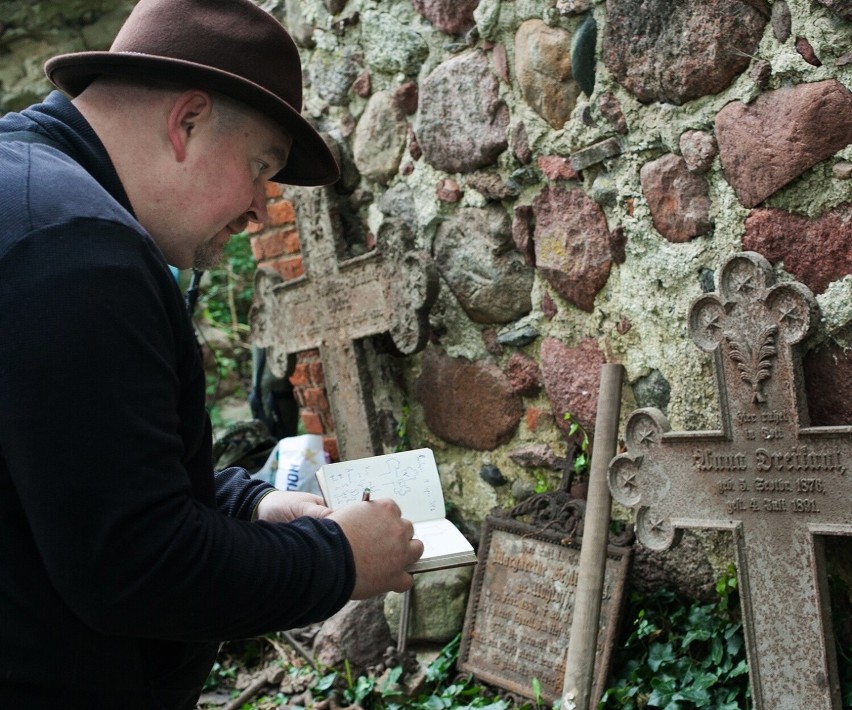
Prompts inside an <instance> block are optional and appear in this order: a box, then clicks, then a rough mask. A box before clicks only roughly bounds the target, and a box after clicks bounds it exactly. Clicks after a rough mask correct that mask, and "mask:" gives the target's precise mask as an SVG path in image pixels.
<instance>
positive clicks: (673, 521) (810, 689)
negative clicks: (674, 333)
mask: <svg viewBox="0 0 852 710" xmlns="http://www.w3.org/2000/svg"><path fill="white" fill-rule="evenodd" d="M773 281H774V278H773V273H772V268H771V266H770V265H769V263H768V262H767V261H766V260H765V259H764V258H763V257H762V256H760V255H759V254H755V253H751V252H746V253H742V254H738V255H736V256H734V257H732V258H731V259H729V260H728V261H727V262H726V263H725V264H724V266H723V267H722V269H721V270H720V273H719V279H718V283H719V292H718V293H716V294H707V295H704V296H701V297H700V298H698V299H697V300H696V301H695V302H694V303H693V305H692V308H691V309H690V315H689V332H690V335H691V336H692V339H693V340H694V341H695V343H696V344H697V345H698V347H699V348H701V349H702V350H705V351H707V352H709V353H711V354H712V356H713V359H714V368H715V370H716V385H717V390H718V395H719V406H720V409H721V425H722V426H721V430H719V431H696V432H673V431H670V429H671V427H670V426H669V423H668V420H667V419H666V417H665V416H664V415H663V414H662V412H660V411H658V410H656V409H652V408H647V409H639V410H636V411H635V412H633V413H632V414H631V415H630V417H629V418H628V420H627V425H626V427H625V441H626V443H627V452H626V453H624V454H621V455H619V456H616V457H615V458H614V459H613V460H612V461H611V462H610V465H609V487H610V491H611V493H612V496H613V498H614V499H615V500H616V501H617V502H619V503H621V504H622V505H625V506H627V507H631V508H633V509H634V511H635V517H636V535H637V537H638V539H639V541H640V542H641V543H642V544H644V545H645V546H646V547H649V548H651V549H654V550H664V549H666V548H668V547H670V546H671V545H673V544H676V543H677V542H678V540H679V539H680V535H681V533H682V530H683V529H684V528H703V529H723V530H730V531H731V532H732V533H733V539H734V547H735V550H736V556H737V571H738V576H739V580H740V590H741V595H740V596H741V603H742V611H743V626H744V630H745V637H746V648H747V652H748V661H749V673H750V676H751V686H752V696H753V698H754V704H755V708H756V710H801V709H802V708H808V710H839V708H840V707H841V705H840V693H839V682H838V676H837V667H836V659H835V655H834V639H833V632H832V626H831V620H830V618H829V614H830V608H829V605H828V590H827V585H826V578H825V565H824V560H823V536H825V535H845V536H848V535H852V506H850V500H852V483H850V478H852V477H850V476H849V475H847V469H848V467H850V466H852V426H838V427H812V426H810V425H809V420H808V413H807V402H806V401H805V397H804V389H803V384H802V375H801V365H800V355H799V352H798V347H799V346H800V344H801V343H802V342H803V341H804V340H805V338H806V337H807V336H808V335H809V334H810V332H811V330H812V329H813V327H814V326H815V325H816V323H817V322H818V320H819V309H818V307H817V303H816V300H815V298H814V297H813V295H812V294H811V292H810V291H809V290H808V289H807V288H806V287H805V286H803V285H802V284H800V283H796V282H785V283H782V284H778V285H774V283H773Z"/></svg>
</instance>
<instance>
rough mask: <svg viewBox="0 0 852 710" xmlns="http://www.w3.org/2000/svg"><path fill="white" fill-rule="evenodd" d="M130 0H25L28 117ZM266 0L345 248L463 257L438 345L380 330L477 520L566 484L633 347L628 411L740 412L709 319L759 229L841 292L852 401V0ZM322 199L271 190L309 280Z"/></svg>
mask: <svg viewBox="0 0 852 710" xmlns="http://www.w3.org/2000/svg"><path fill="white" fill-rule="evenodd" d="M129 6H130V3H127V2H120V3H119V2H114V3H109V2H105V1H104V2H97V1H96V0H88V2H86V1H85V0H77V1H76V2H72V1H71V0H69V1H68V2H64V3H63V2H58V1H57V2H40V3H33V2H27V3H23V4H22V3H17V2H4V1H3V0H0V17H1V18H3V19H2V21H0V81H2V87H0V110H3V109H5V110H9V109H12V108H18V107H20V106H21V105H25V104H26V103H28V102H29V101H30V100H31V97H33V96H36V95H38V94H40V93H43V92H44V91H45V90H46V88H47V85H46V83H45V82H44V81H43V80H42V79H40V78H39V71H40V69H39V67H40V64H41V62H42V61H43V59H44V58H45V57H46V56H49V55H51V54H53V53H56V52H59V51H66V50H69V49H83V48H103V47H105V46H107V45H108V43H109V37H110V36H111V35H112V33H113V32H114V31H115V28H116V27H117V24H118V22H120V20H121V19H122V18H123V16H124V15H125V14H126V11H127V8H128V7H129ZM264 7H266V8H267V9H269V10H270V11H272V12H273V13H274V14H276V16H278V17H280V18H281V19H282V21H283V22H284V23H285V24H286V25H287V26H288V27H289V29H290V30H291V32H292V34H293V35H294V37H295V38H296V40H297V42H298V43H299V45H300V47H301V49H302V56H303V63H304V76H305V79H306V113H307V114H308V115H309V116H310V117H311V118H312V119H313V120H314V121H315V123H316V125H317V126H318V128H320V129H321V130H322V131H324V132H326V133H327V134H328V136H329V140H331V141H332V142H333V143H334V144H335V145H336V147H337V149H338V150H339V153H340V156H341V160H342V162H343V167H344V177H343V179H342V180H341V182H340V183H339V184H338V185H337V186H336V187H335V189H334V190H333V191H332V193H333V195H334V200H335V211H336V216H337V218H338V219H339V221H340V223H341V225H342V228H341V231H342V234H343V236H344V239H345V244H344V245H342V247H341V253H345V254H346V255H349V256H355V255H358V254H360V253H363V252H364V251H367V250H369V249H372V248H374V247H375V243H376V237H375V236H374V235H377V234H379V233H380V230H382V228H383V226H385V225H390V224H393V225H395V227H394V230H392V231H393V233H399V232H400V229H399V225H400V224H402V225H404V226H405V230H403V231H404V232H405V233H407V234H409V235H410V239H411V241H412V245H413V246H414V247H416V248H418V249H421V250H425V251H427V252H428V253H430V254H431V256H432V259H433V261H434V264H435V265H436V267H437V269H438V272H439V274H440V292H439V294H438V297H437V301H436V302H435V304H434V305H433V306H432V309H431V315H430V337H429V344H428V346H427V347H426V349H425V350H424V351H423V352H421V353H418V354H417V355H414V356H410V357H407V358H401V359H400V358H393V357H391V356H390V355H388V354H387V353H386V349H385V348H383V347H382V344H381V343H380V342H374V343H371V344H370V347H369V348H368V351H367V354H366V356H365V361H366V363H367V365H368V370H369V371H370V372H372V375H373V376H372V379H373V382H372V383H371V387H370V388H369V390H370V391H371V392H372V396H373V399H374V409H375V410H376V412H377V415H378V416H377V422H378V425H379V426H380V427H381V429H382V432H381V440H382V442H383V444H384V446H385V447H386V449H388V450H390V449H391V448H392V447H393V446H394V445H396V444H397V443H399V442H398V439H399V437H400V436H402V435H404V439H405V443H407V444H410V445H412V446H431V447H432V448H434V449H435V453H436V458H437V460H438V462H439V466H440V468H441V470H442V475H443V476H444V478H445V484H446V491H447V495H448V498H450V500H451V501H452V502H453V503H455V504H456V506H457V509H458V510H459V511H460V513H461V514H462V515H463V516H464V517H465V518H466V519H467V521H468V522H470V523H473V524H476V523H478V522H479V521H481V520H482V519H483V517H484V516H485V515H486V514H487V513H488V512H489V511H490V510H491V508H492V507H493V506H497V505H499V506H508V505H511V504H513V503H514V502H515V501H517V500H518V499H519V498H522V497H523V496H525V495H528V494H529V493H530V491H531V490H532V489H533V487H534V486H535V485H536V484H537V483H538V484H542V483H546V484H549V485H550V486H551V487H552V486H555V485H557V484H558V482H559V480H560V475H561V468H562V467H563V466H564V460H565V457H566V455H567V452H568V447H569V442H568V437H567V422H566V421H565V420H564V418H563V416H564V414H565V413H571V414H572V415H573V416H574V418H575V419H576V420H577V421H579V422H580V423H581V424H582V425H583V426H584V427H585V428H586V429H588V430H589V431H592V430H593V428H594V418H595V406H596V398H597V389H598V387H597V385H598V377H599V372H600V368H601V365H602V364H603V363H605V362H620V363H623V364H624V365H625V367H626V371H627V383H626V387H625V393H624V405H623V413H624V415H625V416H626V414H628V413H629V412H630V411H632V409H633V408H634V407H636V406H656V407H659V408H660V409H662V410H663V411H665V412H666V413H667V415H668V417H669V419H670V421H671V423H672V426H673V428H674V429H698V428H708V427H715V426H717V425H718V412H717V404H716V400H715V393H714V389H713V376H712V370H711V365H710V361H709V359H708V357H706V356H705V354H704V353H701V352H700V351H698V349H697V348H696V347H695V346H694V344H693V343H692V342H691V340H690V339H689V338H688V337H687V313H688V310H689V306H690V304H691V302H692V300H693V299H694V298H696V297H697V296H699V295H700V294H701V293H702V292H704V291H708V290H713V289H714V288H715V285H714V272H715V270H716V269H717V268H718V267H719V266H720V264H721V263H722V262H723V261H724V260H725V259H726V258H727V257H728V256H729V255H731V254H733V253H735V252H737V251H740V250H743V249H748V250H754V251H757V252H760V253H761V254H763V255H764V256H765V257H766V258H767V259H768V260H769V261H770V262H772V263H773V264H774V265H775V266H776V268H777V270H778V272H779V274H780V275H781V277H782V278H784V277H792V278H796V279H798V280H800V281H802V282H804V283H805V284H806V285H808V286H809V287H810V288H811V289H812V290H813V291H814V293H815V294H817V299H818V301H819V303H820V306H821V308H822V314H823V319H822V322H821V324H820V328H819V333H818V336H817V338H816V340H815V341H814V348H813V350H812V351H811V353H810V354H809V355H808V357H807V359H806V363H805V371H806V377H807V381H808V388H809V391H810V400H811V405H812V407H811V417H812V419H813V420H814V422H815V423H825V424H836V423H849V422H850V421H852V404H851V403H852V397H850V394H852V391H850V390H852V384H850V383H852V357H851V356H850V355H849V354H848V352H847V350H846V346H848V345H849V344H850V339H851V338H850V336H852V327H850V323H852V277H850V274H852V246H850V245H852V199H850V194H852V193H851V192H850V190H852V182H850V178H852V147H850V146H849V144H850V142H851V141H852V93H850V91H849V88H848V87H852V66H850V65H852V13H850V12H849V10H848V9H846V8H847V3H843V2H837V1H836V0H813V1H812V0H775V1H774V2H771V3H769V2H763V0H648V1H646V2H642V3H637V2H635V0H478V1H477V0H382V1H381V2H380V1H378V0H286V2H275V1H274V0H273V1H268V2H266V3H264ZM63 8H64V9H63ZM10 13H11V14H10ZM22 13H23V15H22ZM27 13H30V14H29V16H26V15H27ZM74 13H77V14H76V15H75V14H74ZM72 15H73V17H72ZM7 18H11V19H7ZM74 18H76V19H74ZM34 27H38V28H39V29H38V30H36V29H33V28H34ZM300 194H301V193H300V191H299V190H287V191H286V192H285V193H284V194H283V196H282V195H281V194H279V193H278V192H277V191H274V192H273V193H270V199H271V200H273V202H274V206H275V212H274V215H275V220H273V221H274V224H273V225H272V226H271V227H270V229H268V230H266V231H265V232H258V233H255V234H254V235H253V245H254V249H255V256H256V257H257V258H258V260H259V262H260V263H261V265H262V266H264V267H267V268H272V269H275V270H277V272H278V273H279V274H280V275H281V277H282V278H284V279H290V278H295V277H298V276H299V275H300V274H301V273H302V271H303V264H302V261H301V256H302V255H301V254H300V251H299V249H300V248H299V235H300V233H302V234H304V233H305V231H306V230H311V229H313V225H310V224H299V223H298V219H297V216H296V215H297V214H298V210H293V204H294V202H295V203H296V204H298V200H299V198H300ZM318 315H319V317H321V316H322V314H321V313H320V314H318ZM315 356H316V353H309V354H308V355H307V356H303V363H306V362H311V361H312V358H315ZM314 370H315V371H316V373H317V377H318V378H319V379H313V380H307V381H306V382H304V383H302V382H301V381H297V382H294V386H295V387H296V390H297V393H298V392H299V388H300V387H310V388H311V394H310V397H311V402H312V403H313V404H315V405H317V403H318V406H320V408H321V410H322V408H323V407H324V408H325V409H324V410H322V411H321V412H320V414H321V415H320V416H318V415H317V410H316V409H315V408H314V409H311V407H310V403H309V402H308V399H306V397H307V395H304V396H303V399H302V400H300V401H303V402H304V404H305V409H304V417H303V419H304V420H305V422H306V425H307V424H308V423H310V427H311V431H319V430H320V429H321V430H322V433H323V434H324V435H325V436H326V439H327V442H328V446H329V448H330V449H331V450H332V451H333V450H334V431H333V426H334V422H333V421H332V418H331V416H330V415H329V414H330V413H329V412H328V407H327V403H328V399H327V398H326V397H324V396H319V395H318V394H317V392H316V391H315V390H316V389H317V385H318V383H319V384H320V385H321V383H322V378H321V368H319V369H317V368H316V367H315V368H314ZM305 372H306V369H305V368H301V369H299V370H297V372H296V373H295V376H296V377H297V379H298V377H299V376H301V375H303V374H305ZM320 394H322V393H321V392H320Z"/></svg>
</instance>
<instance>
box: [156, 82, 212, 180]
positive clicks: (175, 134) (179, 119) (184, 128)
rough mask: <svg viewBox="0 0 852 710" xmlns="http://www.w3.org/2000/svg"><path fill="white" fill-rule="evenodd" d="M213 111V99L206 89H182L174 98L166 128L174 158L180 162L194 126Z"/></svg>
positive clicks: (209, 116) (203, 120)
mask: <svg viewBox="0 0 852 710" xmlns="http://www.w3.org/2000/svg"><path fill="white" fill-rule="evenodd" d="M212 113H213V100H212V99H211V98H210V94H208V93H207V92H206V91H201V90H198V89H192V90H190V91H184V92H183V93H182V94H180V95H179V96H178V97H177V99H175V101H174V103H173V104H172V108H171V110H170V111H169V116H168V124H167V130H168V135H169V142H170V143H171V145H172V150H173V151H174V154H175V159H176V160H177V161H178V162H179V163H182V162H183V161H184V160H186V151H187V146H188V144H189V141H190V138H192V136H193V134H194V132H195V130H196V128H197V127H198V126H199V125H200V124H201V123H203V122H205V121H209V120H210V119H211V117H212Z"/></svg>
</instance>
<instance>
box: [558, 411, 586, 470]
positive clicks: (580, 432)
mask: <svg viewBox="0 0 852 710" xmlns="http://www.w3.org/2000/svg"><path fill="white" fill-rule="evenodd" d="M562 419H564V420H565V421H566V422H570V424H569V425H568V436H575V437H577V443H578V445H579V448H580V450H579V452H577V455H576V456H575V457H574V463H573V470H574V475H575V476H576V477H578V478H577V480H583V479H584V477H586V476H587V474H588V471H589V466H590V465H591V454H590V452H589V433H588V432H587V431H586V430H585V429H584V428H583V426H582V425H581V424H580V423H579V422H578V421H576V420H575V419H574V415H573V414H571V412H565V414H563V415H562Z"/></svg>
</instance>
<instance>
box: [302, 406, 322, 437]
mask: <svg viewBox="0 0 852 710" xmlns="http://www.w3.org/2000/svg"><path fill="white" fill-rule="evenodd" d="M300 416H301V418H302V424H304V426H305V432H306V433H307V434H322V433H323V429H322V421H321V420H320V417H319V414H317V413H316V412H308V411H303V412H301V413H300Z"/></svg>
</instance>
